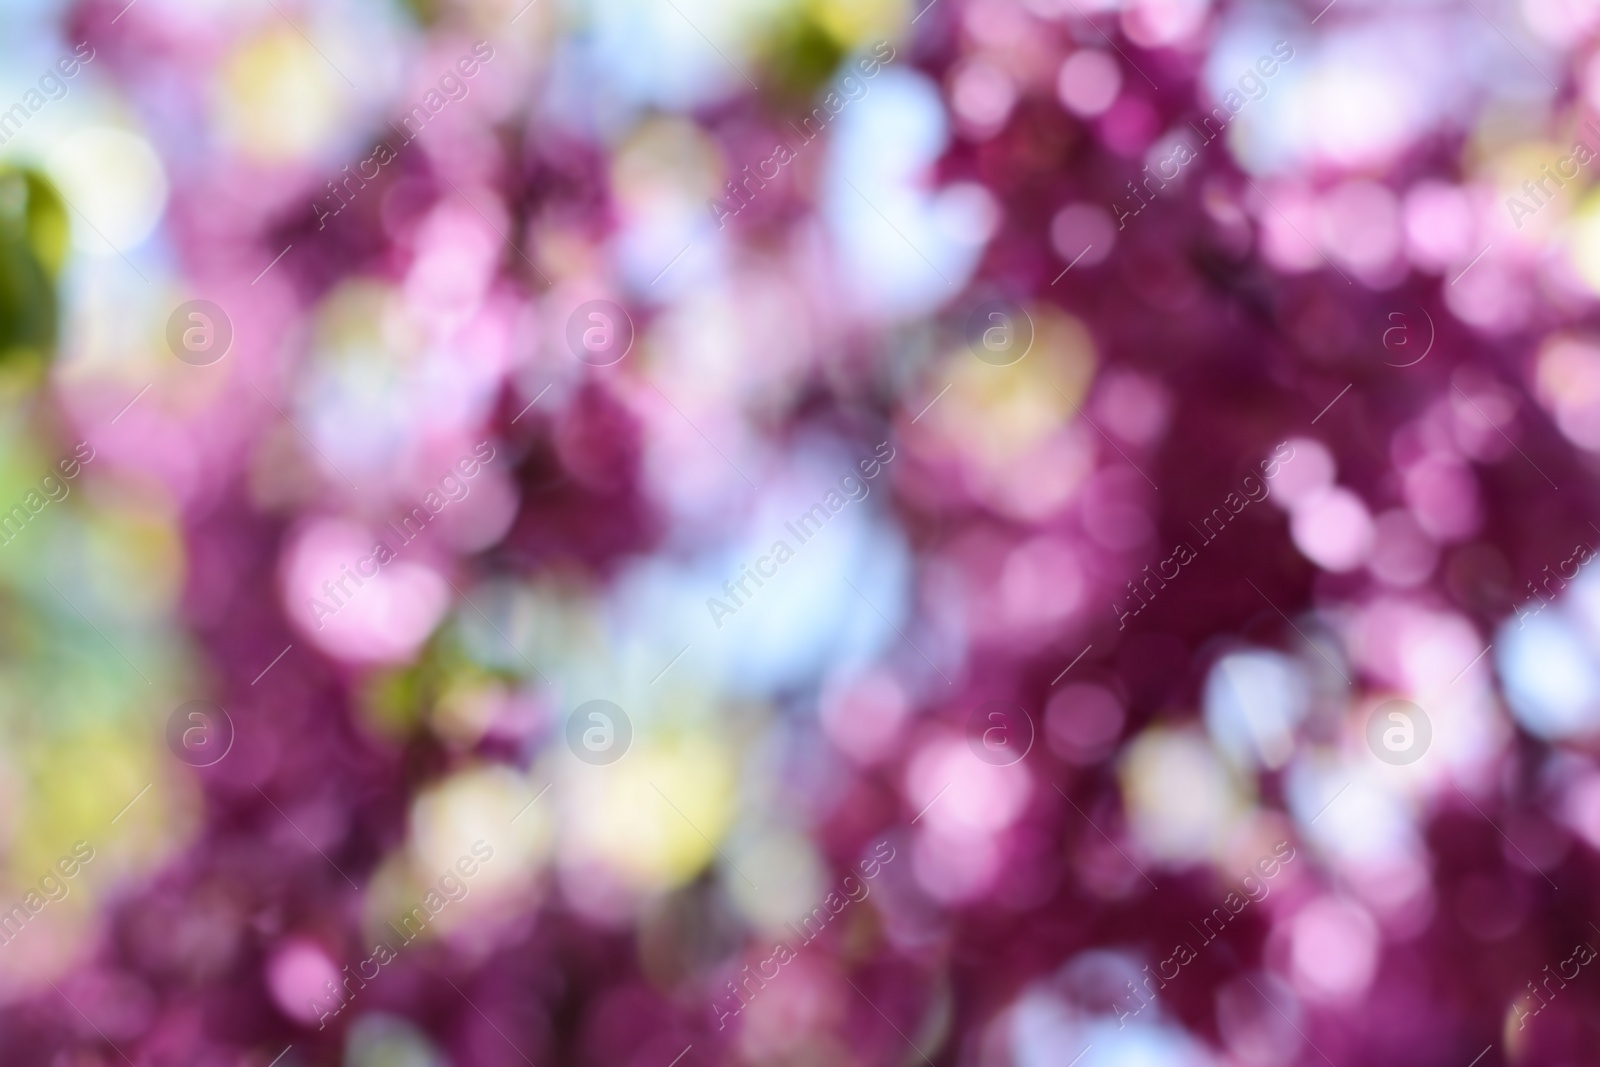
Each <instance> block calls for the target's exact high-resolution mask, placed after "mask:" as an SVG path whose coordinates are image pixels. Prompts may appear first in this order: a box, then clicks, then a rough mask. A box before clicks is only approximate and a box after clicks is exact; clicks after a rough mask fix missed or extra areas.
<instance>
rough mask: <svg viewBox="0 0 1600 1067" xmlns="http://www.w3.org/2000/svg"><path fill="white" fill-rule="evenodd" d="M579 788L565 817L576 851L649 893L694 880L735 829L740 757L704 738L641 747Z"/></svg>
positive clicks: (589, 775)
mask: <svg viewBox="0 0 1600 1067" xmlns="http://www.w3.org/2000/svg"><path fill="white" fill-rule="evenodd" d="M575 784H577V786H578V789H577V790H576V792H577V793H578V796H577V798H576V802H575V803H574V804H573V810H571V811H569V812H565V813H564V814H567V815H570V816H571V817H572V820H573V821H572V823H571V825H570V826H569V831H570V833H571V835H572V836H571V846H572V849H573V851H575V852H577V853H580V854H584V855H585V856H586V858H591V859H593V860H597V861H599V862H600V863H602V864H604V865H605V866H606V867H608V868H609V869H611V870H612V871H614V872H616V874H617V875H618V876H619V877H620V878H621V880H622V881H623V882H625V883H626V884H628V885H630V886H632V887H633V888H635V889H637V890H640V891H642V892H654V891H659V890H662V889H670V888H673V887H675V886H679V885H683V884H684V883H686V882H689V881H690V880H692V879H693V878H694V877H695V876H696V875H698V874H699V873H700V871H702V870H703V869H704V868H705V867H706V866H707V864H709V863H710V862H711V861H712V860H713V859H714V858H715V856H716V845H717V843H719V842H721V840H722V838H723V836H724V835H725V834H726V833H727V831H728V827H729V826H730V825H731V824H732V822H733V814H734V799H735V795H736V794H735V782H734V767H733V757H732V756H731V754H730V753H729V752H728V751H727V750H726V749H725V748H724V747H723V746H721V745H719V744H717V743H716V742H715V741H713V740H711V739H709V738H707V737H705V736H698V735H684V736H681V737H675V738H665V739H659V740H654V741H649V742H646V741H638V740H636V741H635V744H634V749H633V751H631V752H629V753H628V754H627V756H625V757H624V758H623V759H621V760H619V761H618V762H616V763H614V764H611V765H609V766H602V767H594V768H583V769H582V770H581V771H580V772H578V781H577V783H575Z"/></svg>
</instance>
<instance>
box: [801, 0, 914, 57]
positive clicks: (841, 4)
mask: <svg viewBox="0 0 1600 1067" xmlns="http://www.w3.org/2000/svg"><path fill="white" fill-rule="evenodd" d="M807 6H808V7H809V8H810V14H811V17H812V18H813V19H815V20H816V21H817V24H818V25H820V26H822V28H823V29H825V30H827V31H828V35H829V36H830V37H832V38H833V39H834V40H836V41H838V42H839V44H840V46H841V47H843V48H844V49H846V50H847V51H848V50H850V49H855V48H862V47H867V46H870V45H871V44H872V43H874V42H875V41H879V40H883V39H885V38H888V37H890V36H891V35H893V34H894V33H895V32H896V31H897V30H899V29H900V27H902V26H904V25H907V24H908V16H907V14H906V5H905V3H904V2H903V0H810V2H809V4H808V5H807Z"/></svg>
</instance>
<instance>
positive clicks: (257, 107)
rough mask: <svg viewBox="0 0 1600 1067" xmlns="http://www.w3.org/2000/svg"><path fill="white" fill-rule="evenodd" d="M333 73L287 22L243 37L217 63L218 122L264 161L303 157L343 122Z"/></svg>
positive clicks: (247, 151) (245, 150) (248, 152)
mask: <svg viewBox="0 0 1600 1067" xmlns="http://www.w3.org/2000/svg"><path fill="white" fill-rule="evenodd" d="M336 78H337V75H336V74H334V72H333V71H332V70H330V69H329V67H328V64H327V62H326V61H324V60H323V59H322V57H321V56H319V55H317V53H316V51H315V50H313V49H312V48H311V46H310V45H308V44H307V43H306V42H305V41H303V40H301V39H300V37H299V36H298V35H297V34H295V33H294V32H293V31H292V30H290V29H288V28H287V27H285V28H283V29H281V30H278V29H275V30H270V31H268V32H267V33H264V34H262V35H261V36H259V37H255V38H252V39H251V40H248V41H246V42H244V43H243V44H242V45H241V46H240V47H239V48H238V49H236V50H235V51H234V53H233V54H232V55H230V56H229V57H228V58H227V59H226V60H225V61H224V62H223V63H222V66H221V68H220V71H219V74H218V79H217V86H216V103H217V110H218V118H219V120H220V122H221V125H222V128H223V129H224V130H225V131H226V132H227V133H228V135H229V136H230V137H231V138H232V140H233V141H234V142H235V143H236V144H237V145H238V146H239V148H240V150H241V151H242V152H243V153H244V154H245V155H247V156H250V157H252V158H254V159H257V160H260V161H262V162H266V163H282V162H289V161H293V160H298V159H304V158H306V157H307V156H310V155H312V154H313V153H315V152H316V151H317V150H318V149H320V148H322V147H323V146H324V145H326V144H327V143H328V141H329V140H330V139H331V138H332V137H333V136H334V135H335V134H336V132H337V131H338V130H339V129H340V128H341V120H342V119H343V117H344V116H343V111H344V107H343V102H342V100H341V99H340V97H339V93H338V88H339V87H338V84H337V82H336V81H335V79H336Z"/></svg>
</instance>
